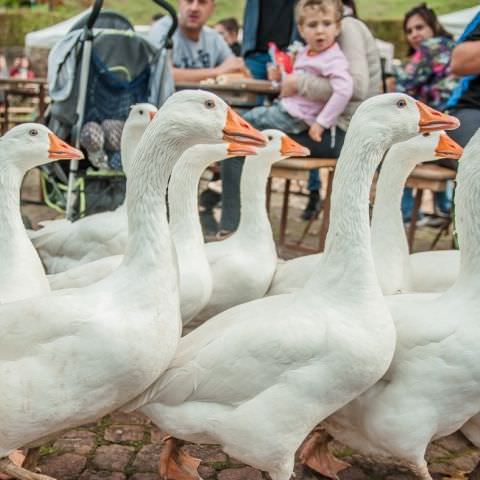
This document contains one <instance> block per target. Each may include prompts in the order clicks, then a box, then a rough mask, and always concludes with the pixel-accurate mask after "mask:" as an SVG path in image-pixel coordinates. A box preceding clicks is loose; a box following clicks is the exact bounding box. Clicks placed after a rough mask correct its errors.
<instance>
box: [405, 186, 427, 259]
mask: <svg viewBox="0 0 480 480" xmlns="http://www.w3.org/2000/svg"><path fill="white" fill-rule="evenodd" d="M422 197H423V190H422V189H421V188H417V193H416V194H415V201H414V202H413V209H412V216H411V218H410V228H409V229H408V248H409V250H410V253H412V249H413V242H414V241H415V231H416V230H417V219H418V212H419V211H420V206H421V205H422Z"/></svg>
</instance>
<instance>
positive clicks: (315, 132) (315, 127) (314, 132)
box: [308, 122, 325, 142]
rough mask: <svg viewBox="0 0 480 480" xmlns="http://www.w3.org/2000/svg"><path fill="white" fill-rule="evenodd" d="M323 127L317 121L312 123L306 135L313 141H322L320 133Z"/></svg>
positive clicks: (321, 133)
mask: <svg viewBox="0 0 480 480" xmlns="http://www.w3.org/2000/svg"><path fill="white" fill-rule="evenodd" d="M324 131H325V129H324V128H323V127H322V126H321V125H320V124H319V123H317V122H315V123H313V124H312V126H311V127H310V129H309V130H308V135H309V136H310V138H311V139H312V140H314V141H315V142H321V141H322V135H323V132H324Z"/></svg>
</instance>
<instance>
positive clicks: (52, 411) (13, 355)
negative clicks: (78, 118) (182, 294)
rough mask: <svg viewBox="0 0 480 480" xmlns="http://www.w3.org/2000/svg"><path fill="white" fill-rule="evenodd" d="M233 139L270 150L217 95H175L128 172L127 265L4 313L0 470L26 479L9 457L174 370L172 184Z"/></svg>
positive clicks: (0, 320)
mask: <svg viewBox="0 0 480 480" xmlns="http://www.w3.org/2000/svg"><path fill="white" fill-rule="evenodd" d="M185 112H188V115H185ZM237 138H238V139H239V140H240V141H244V142H249V141H250V142H251V143H252V144H262V143H263V142H264V140H263V136H262V135H261V134H260V133H259V132H257V131H256V130H254V129H253V128H252V127H251V126H250V125H249V124H247V123H246V122H245V121H244V120H242V119H241V118H240V117H238V115H236V114H235V113H234V112H233V111H232V110H231V109H229V108H228V107H227V106H226V105H225V103H224V102H223V101H222V100H220V99H219V98H218V97H216V96H215V95H212V94H210V93H207V92H201V91H196V92H192V91H183V92H180V93H177V94H175V95H172V96H171V97H170V98H169V99H168V100H167V101H166V102H165V104H164V105H163V107H162V110H161V112H159V113H158V114H157V116H156V117H155V119H154V121H152V122H151V124H150V125H149V127H148V128H147V130H146V131H145V134H144V136H143V138H142V140H141V142H140V144H139V146H138V148H137V151H136V155H135V158H134V160H133V162H132V164H131V165H130V172H129V173H130V174H131V175H130V178H129V181H128V185H127V189H128V197H127V198H128V200H127V212H128V221H129V239H128V246H127V251H126V254H125V257H124V260H123V262H122V265H121V266H120V267H119V268H118V269H117V270H116V271H115V272H114V273H113V274H112V275H110V276H109V277H107V278H105V279H104V280H102V281H100V282H98V283H96V284H95V285H93V286H91V287H86V288H83V289H71V290H63V291H61V292H53V293H51V294H49V295H43V296H37V297H35V298H34V299H28V300H22V301H17V302H11V303H7V304H4V305H0V324H1V325H2V328H3V334H2V335H1V336H0V384H1V385H2V395H1V396H0V417H1V418H2V428H1V429H0V459H2V460H0V472H5V471H9V472H12V469H14V468H16V472H17V473H15V475H18V474H20V475H21V474H22V470H21V469H19V468H18V467H13V465H11V463H9V461H8V460H7V459H6V458H3V457H6V456H7V455H8V454H9V453H10V452H12V451H13V450H14V449H16V448H18V447H20V446H24V445H29V444H32V442H36V441H38V440H39V439H42V438H44V437H46V436H48V435H50V434H55V433H57V432H60V431H62V430H64V429H67V428H71V427H74V426H77V425H81V424H84V423H88V422H91V421H94V420H96V419H98V418H99V417H100V416H102V415H104V414H106V413H108V412H110V411H112V410H114V409H116V408H118V407H120V406H121V405H122V404H124V403H125V402H127V401H128V400H129V399H131V398H133V397H134V396H135V395H138V394H140V393H141V392H142V391H143V390H144V389H145V388H147V386H148V385H150V384H151V383H152V382H153V381H154V380H155V379H156V378H158V375H159V374H160V373H161V372H162V371H163V370H164V369H165V368H166V367H167V365H168V364H169V363H170V360H171V358H172V356H173V354H174V352H175V350H176V347H177V342H178V339H179V337H180V326H181V322H180V311H179V310H180V309H179V300H178V288H177V274H176V269H175V265H174V258H173V257H174V256H173V252H172V248H171V238H170V234H169V230H168V224H167V218H166V205H165V193H166V187H167V182H168V178H169V176H170V173H171V171H172V168H173V165H174V163H175V161H176V160H177V159H178V158H179V157H180V155H181V154H182V153H183V151H184V150H185V149H186V148H188V147H190V146H192V145H194V144H196V143H221V142H223V141H225V140H227V141H228V140H233V141H235V140H237ZM159 140H161V141H159ZM126 351H128V356H127V357H126V356H125V352H126ZM25 399H28V401H27V402H26V401H24V400H25ZM25 419H28V422H27V421H26V420H25ZM23 473H25V472H23ZM19 478H25V476H23V477H19ZM29 478H32V477H29Z"/></svg>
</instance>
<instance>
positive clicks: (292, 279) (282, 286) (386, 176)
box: [268, 132, 462, 295]
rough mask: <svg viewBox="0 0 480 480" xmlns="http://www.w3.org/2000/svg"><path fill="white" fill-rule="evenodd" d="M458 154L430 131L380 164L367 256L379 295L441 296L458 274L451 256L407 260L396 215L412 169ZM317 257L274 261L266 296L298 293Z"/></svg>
mask: <svg viewBox="0 0 480 480" xmlns="http://www.w3.org/2000/svg"><path fill="white" fill-rule="evenodd" d="M461 152H462V149H461V147H460V146H458V145H457V144H456V143H455V142H453V140H451V139H450V138H449V137H447V136H446V134H445V133H442V132H431V133H428V134H426V136H417V137H414V138H412V139H409V140H407V141H405V142H401V143H398V144H396V145H393V146H392V147H391V149H390V150H389V151H388V153H387V155H386V156H385V159H384V161H383V164H382V169H381V171H380V176H379V178H378V182H377V187H376V196H375V204H374V207H373V212H372V252H373V257H374V261H375V269H376V272H377V275H378V279H379V282H380V286H381V288H382V292H383V293H384V295H392V294H396V293H406V292H415V291H418V292H441V291H445V290H446V289H447V288H448V287H449V286H450V285H451V284H453V282H454V280H455V278H456V276H457V274H458V270H459V255H458V252H457V251H450V250H449V251H436V252H421V253H417V254H413V255H410V254H409V251H408V244H407V240H406V236H405V229H404V226H403V221H402V217H401V211H400V201H401V196H402V192H403V187H404V184H405V182H406V180H407V177H408V175H409V174H410V173H411V171H412V170H413V169H414V168H415V166H416V165H417V164H419V163H422V162H428V161H432V160H435V158H445V157H448V158H458V157H459V156H460V155H461ZM321 256H322V254H321V253H319V254H313V255H306V256H303V257H298V258H295V259H292V260H288V261H284V260H279V262H278V266H277V270H276V272H275V275H274V277H273V280H272V285H271V287H270V289H269V291H268V295H276V294H279V293H288V292H290V291H294V290H296V289H298V288H301V287H302V285H304V284H305V282H306V281H307V280H308V278H309V277H310V275H311V274H312V272H313V271H314V269H315V266H316V264H317V262H318V261H319V259H320V258H321Z"/></svg>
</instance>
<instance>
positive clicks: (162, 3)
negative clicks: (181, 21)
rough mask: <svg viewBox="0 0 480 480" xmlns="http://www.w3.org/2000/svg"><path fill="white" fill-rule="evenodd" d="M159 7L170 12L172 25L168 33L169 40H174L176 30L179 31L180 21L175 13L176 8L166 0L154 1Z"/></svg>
mask: <svg viewBox="0 0 480 480" xmlns="http://www.w3.org/2000/svg"><path fill="white" fill-rule="evenodd" d="M153 1H154V2H155V3H156V4H157V5H159V6H160V7H162V8H163V9H164V10H166V11H167V12H168V14H169V15H170V17H171V19H172V25H171V27H170V29H169V30H168V33H167V38H168V40H170V39H171V38H172V35H173V34H174V33H175V30H176V29H177V26H178V19H177V12H176V11H175V8H173V7H172V6H171V5H170V4H169V3H167V2H166V1H165V0H153Z"/></svg>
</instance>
